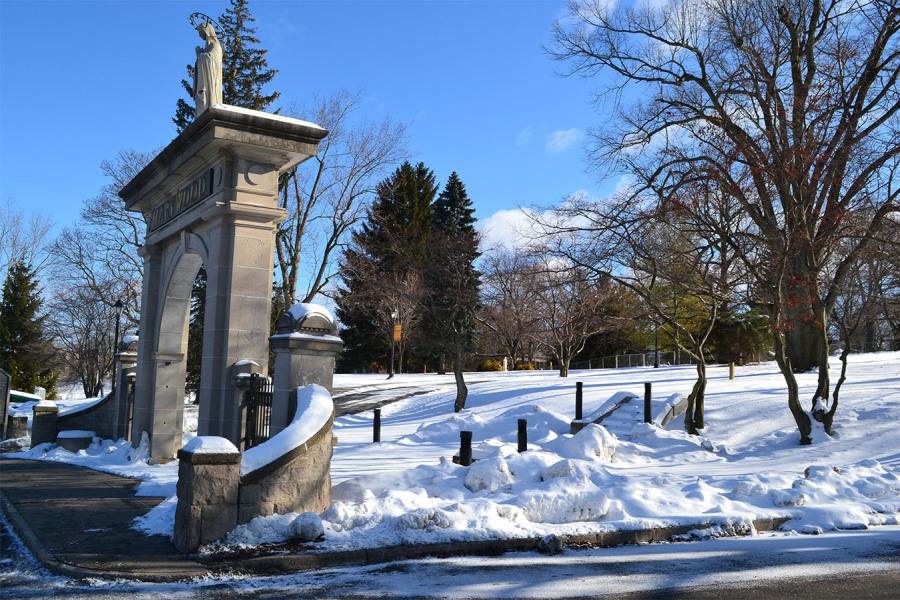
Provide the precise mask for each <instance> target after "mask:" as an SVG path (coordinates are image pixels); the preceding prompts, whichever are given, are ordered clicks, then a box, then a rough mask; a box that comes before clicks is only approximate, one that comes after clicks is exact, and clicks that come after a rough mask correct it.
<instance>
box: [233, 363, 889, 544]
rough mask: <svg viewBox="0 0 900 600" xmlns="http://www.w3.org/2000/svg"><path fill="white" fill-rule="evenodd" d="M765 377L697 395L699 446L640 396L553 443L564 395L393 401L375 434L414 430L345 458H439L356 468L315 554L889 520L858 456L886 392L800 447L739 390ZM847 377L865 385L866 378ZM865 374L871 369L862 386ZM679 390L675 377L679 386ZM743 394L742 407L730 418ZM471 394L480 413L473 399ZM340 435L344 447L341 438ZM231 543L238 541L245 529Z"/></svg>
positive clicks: (562, 427)
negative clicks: (702, 402) (522, 432)
mask: <svg viewBox="0 0 900 600" xmlns="http://www.w3.org/2000/svg"><path fill="white" fill-rule="evenodd" d="M676 369H677V368H672V369H671V371H675V370H676ZM870 373H871V372H870ZM657 374H658V372H657V373H654V375H657ZM601 375H605V376H609V373H608V372H606V373H602V374H601ZM670 375H671V373H670ZM874 375H875V373H871V375H868V376H869V377H873V376H874ZM776 377H778V374H777V372H776V373H774V374H772V375H766V378H765V379H764V378H757V379H756V380H755V381H752V382H748V383H749V385H748V386H747V388H748V389H745V390H743V391H742V392H741V394H740V395H739V396H737V397H735V396H733V395H732V394H733V392H734V390H733V389H732V390H728V391H729V394H728V395H726V396H724V397H723V399H722V400H719V401H718V402H717V399H716V396H715V395H714V394H710V395H709V396H708V398H709V400H708V405H707V423H708V425H707V428H706V430H705V432H704V435H701V436H691V435H688V434H687V433H685V432H684V431H683V430H681V420H680V419H676V420H675V421H673V422H672V423H670V424H669V425H668V426H667V427H665V428H663V427H660V426H659V425H658V424H656V423H652V424H645V423H643V399H642V398H638V399H637V400H633V401H630V402H627V403H624V404H621V406H620V407H619V408H618V409H617V410H616V411H615V412H613V413H612V414H611V415H610V416H609V417H608V418H606V419H604V422H603V423H604V424H603V425H597V424H588V425H586V426H585V427H584V428H583V429H582V430H581V431H579V432H578V433H577V434H576V435H571V434H570V433H568V432H569V420H568V419H567V418H566V417H565V416H564V415H563V414H562V413H560V412H557V411H556V410H555V409H558V408H563V409H565V408H566V406H567V405H568V406H571V404H572V402H571V400H572V395H571V392H570V391H569V390H566V392H565V397H564V398H561V399H560V400H559V401H557V402H546V403H542V404H541V405H540V406H539V405H537V404H529V403H522V402H516V403H512V405H511V406H510V405H507V407H506V408H505V409H502V408H501V407H502V404H499V403H497V400H498V399H499V400H502V399H503V398H516V399H519V398H522V397H528V398H533V399H535V400H538V399H539V398H540V396H541V395H545V394H546V392H544V391H540V392H538V393H537V394H535V395H529V394H532V390H531V389H528V388H527V387H526V388H524V389H523V388H521V387H520V388H519V389H517V390H516V392H515V393H518V394H519V396H514V395H513V394H514V392H512V391H510V392H508V395H501V394H503V392H496V391H495V392H494V393H493V395H491V394H484V395H481V396H479V394H478V388H477V387H476V386H474V385H473V386H472V394H471V395H470V402H471V403H470V408H469V409H467V410H465V411H463V412H461V413H456V414H454V413H452V412H450V411H451V410H452V408H451V407H452V394H450V393H446V394H443V395H439V394H433V395H424V396H420V397H413V398H410V399H408V400H403V401H401V402H398V403H397V404H394V405H390V406H388V407H386V408H385V410H384V412H383V421H382V423H383V426H387V427H391V423H397V425H395V426H396V427H397V428H398V429H399V430H400V431H401V432H402V431H403V430H404V429H405V430H406V431H409V429H411V428H412V427H415V429H414V430H413V431H412V432H411V433H405V434H403V435H400V436H398V437H396V438H395V439H396V441H394V442H382V444H378V445H371V444H369V443H368V442H363V443H361V444H359V445H358V446H357V447H356V448H353V451H354V452H356V455H357V456H359V457H360V460H362V458H368V459H369V460H374V459H376V458H378V457H383V456H385V455H388V454H389V453H391V452H393V451H396V452H397V453H398V455H399V454H400V453H412V452H418V451H422V450H423V449H424V450H428V449H431V448H435V449H437V451H439V452H441V455H442V456H443V458H442V459H441V460H440V461H439V462H438V464H430V465H428V464H422V465H419V466H416V467H413V468H409V469H403V470H399V471H386V470H384V469H383V468H382V469H381V470H378V469H377V468H371V467H370V469H369V473H370V474H368V475H365V476H362V477H355V478H352V479H348V480H346V481H344V482H342V483H340V484H338V485H336V486H335V487H334V489H333V494H332V500H333V502H332V505H331V507H330V508H329V509H328V510H327V511H325V512H324V513H323V514H322V519H323V527H324V531H325V540H324V541H323V542H321V543H319V544H318V545H317V548H320V549H323V550H325V549H328V550H338V549H353V548H361V547H373V546H380V545H393V544H412V543H433V542H446V541H465V540H482V539H491V538H504V537H505V538H508V537H544V536H547V535H557V536H565V535H568V534H576V533H596V532H600V531H610V530H617V529H640V528H650V527H658V526H668V525H694V526H697V529H696V530H695V531H693V532H692V533H691V534H689V536H688V537H689V538H704V537H716V536H721V535H733V534H734V533H738V532H744V533H745V532H752V531H753V520H754V519H760V518H786V519H789V521H788V522H787V523H786V524H785V526H784V527H785V528H786V529H788V530H796V531H800V532H805V533H818V532H820V531H824V530H831V529H835V528H839V529H846V528H858V527H868V526H872V525H879V524H892V523H896V522H897V519H898V513H900V477H898V473H897V468H896V467H895V466H894V465H895V462H896V461H893V460H892V461H889V462H885V461H884V459H883V460H882V461H881V462H880V461H879V460H876V459H874V458H870V457H871V456H874V455H876V453H877V450H876V448H880V447H881V445H880V444H876V445H874V446H873V445H872V442H871V441H870V438H869V435H870V432H871V430H872V428H873V427H875V426H876V424H877V427H888V428H889V427H890V426H889V423H890V422H891V421H893V420H896V418H897V417H900V407H897V406H895V404H896V403H894V404H892V403H890V402H889V401H888V397H887V396H883V397H880V398H877V399H876V400H873V398H872V394H871V392H866V393H865V394H863V395H861V396H858V397H854V396H852V394H848V396H849V397H845V400H844V403H843V407H844V410H845V412H844V413H843V417H844V420H843V421H842V424H841V425H840V426H839V427H838V430H839V431H838V435H837V436H836V437H835V438H826V437H819V438H817V439H816V444H814V445H813V446H812V447H811V448H810V447H801V446H799V445H798V444H797V435H796V430H795V429H794V428H793V426H792V423H791V422H790V421H788V419H789V418H790V415H789V414H785V415H783V417H784V419H783V421H782V422H779V423H778V424H777V426H776V427H772V428H769V427H770V421H765V422H761V421H760V420H759V418H758V415H759V414H760V410H761V407H768V408H767V409H765V410H764V412H765V414H771V413H772V412H774V409H773V408H771V406H770V405H771V403H774V402H777V401H780V400H781V396H779V395H777V394H772V393H771V392H769V391H763V392H762V393H760V392H756V391H754V388H757V387H758V388H759V389H762V390H769V389H770V388H771V386H772V384H773V381H772V380H773V379H775V378H776ZM860 377H861V378H862V379H863V381H865V375H863V376H860ZM579 378H580V377H579ZM879 378H883V373H878V374H877V377H873V379H879ZM522 380H523V381H524V377H522ZM726 381H727V380H726ZM690 383H691V381H690V379H689V378H685V382H684V387H685V388H689V386H690ZM809 383H810V385H813V384H814V379H811V381H810V382H809ZM494 385H496V386H497V387H500V386H503V387H504V388H509V387H510V386H509V384H508V383H503V382H498V383H497V384H494ZM726 385H735V384H733V383H726ZM534 387H535V388H537V389H541V390H543V389H544V388H539V386H537V385H535V386H534ZM711 387H712V386H711ZM494 389H496V388H494ZM585 389H586V391H587V390H588V389H589V388H588V387H587V386H585ZM613 389H615V388H613ZM714 389H715V388H713V390H714ZM866 389H869V390H871V388H866ZM846 391H847V390H846V389H845V392H846ZM625 395H626V393H625V392H620V393H617V394H614V395H612V397H610V398H607V399H605V400H604V401H603V402H602V403H600V409H597V410H595V411H594V413H598V412H600V411H601V409H602V411H606V410H608V408H609V407H611V406H612V405H614V404H616V403H618V402H619V401H620V400H621V399H622V398H624V397H625ZM748 396H749V397H750V398H751V399H752V402H750V403H748V408H747V409H746V411H745V412H742V405H741V403H742V401H743V402H746V400H745V399H746V398H747V397H748ZM656 397H657V398H658V399H655V400H654V402H653V409H654V416H659V415H661V414H663V413H664V412H666V411H668V410H669V409H670V408H671V407H673V406H675V405H676V404H677V403H678V402H680V401H681V399H682V398H683V396H682V395H681V393H680V392H677V391H671V390H666V391H665V393H662V394H656ZM851 398H859V401H860V402H861V401H862V400H865V403H864V404H859V405H858V406H864V407H865V408H864V411H867V412H866V413H865V414H862V413H861V412H860V411H859V409H858V408H856V406H854V400H852V399H851ZM483 399H484V400H486V399H490V400H492V401H493V402H494V403H487V402H486V403H484V404H479V400H482V401H484V400H483ZM473 400H474V401H473ZM438 402H441V403H442V404H440V408H439V409H434V410H435V417H433V418H428V417H426V418H423V414H425V415H427V414H428V413H427V412H426V409H427V407H430V406H438ZM498 404H499V406H498ZM544 404H546V405H547V406H545V405H544ZM779 407H780V408H782V409H783V407H781V405H780V404H779ZM498 409H499V410H498ZM438 411H443V412H438ZM782 412H784V413H786V412H787V411H784V410H782ZM776 414H779V415H780V413H776ZM405 415H409V416H408V417H407V418H408V421H407V420H404V416H405ZM520 418H525V419H527V421H528V451H527V452H524V453H521V454H520V453H518V452H517V449H516V444H515V440H516V421H517V420H518V419H520ZM871 419H876V420H875V421H872V420H871ZM856 420H866V421H867V423H866V424H865V425H859V424H857V423H854V421H856ZM355 422H359V423H360V424H359V426H358V427H359V429H360V431H361V433H363V434H369V435H370V433H369V432H370V429H369V427H370V420H368V419H361V418H360V417H357V416H348V417H345V421H344V423H345V425H343V426H344V427H347V426H348V425H346V423H355ZM340 426H341V423H340V422H339V427H340ZM842 427H846V428H848V429H849V428H851V427H852V428H853V431H854V434H857V435H858V437H857V438H856V439H854V440H853V441H851V440H847V441H842V436H843V435H845V434H843V433H842V432H841V431H840V429H841V428H842ZM867 428H868V430H869V432H867ZM461 430H466V431H472V432H473V456H474V457H475V458H476V459H477V460H476V461H475V462H474V463H473V464H472V465H470V466H468V467H463V466H460V465H457V464H453V463H452V462H451V461H450V460H448V457H449V456H450V455H451V454H452V453H455V452H456V450H457V449H458V447H459V432H460V431H461ZM339 435H341V436H342V437H341V439H342V444H343V442H344V439H345V438H344V437H343V433H342V432H341V433H339ZM713 436H714V437H713ZM338 450H339V451H340V450H342V447H341V446H339V447H338ZM344 451H345V452H346V446H345V447H344ZM889 454H890V453H889ZM889 454H888V455H883V456H885V458H887V457H889ZM879 456H882V455H879ZM339 460H340V459H338V461H339ZM382 460H383V459H382ZM822 461H828V462H827V464H823V462H822ZM267 519H272V520H273V521H274V522H275V523H281V532H282V533H281V536H283V537H278V535H277V534H276V533H274V530H275V529H277V527H275V526H274V525H273V526H272V527H268V526H264V525H263V522H264V521H266V520H267ZM288 523H289V520H285V519H283V518H282V517H269V518H260V522H259V523H257V524H256V525H255V527H256V528H257V529H259V530H263V529H264V530H265V531H266V537H265V539H267V540H269V541H276V540H279V539H289V537H290V536H291V533H290V529H289V527H288V526H287V524H288ZM241 539H242V543H244V544H252V543H253V542H252V536H250V535H249V532H247V531H245V532H244V535H243V537H242V538H241Z"/></svg>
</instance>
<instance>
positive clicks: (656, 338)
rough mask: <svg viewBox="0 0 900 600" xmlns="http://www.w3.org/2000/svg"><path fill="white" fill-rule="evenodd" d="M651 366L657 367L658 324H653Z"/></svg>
mask: <svg viewBox="0 0 900 600" xmlns="http://www.w3.org/2000/svg"><path fill="white" fill-rule="evenodd" d="M653 368H654V369H658V368H659V324H658V323H655V324H654V326H653Z"/></svg>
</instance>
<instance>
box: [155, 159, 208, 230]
mask: <svg viewBox="0 0 900 600" xmlns="http://www.w3.org/2000/svg"><path fill="white" fill-rule="evenodd" d="M212 188H213V170H212V169H209V170H207V171H204V172H203V173H201V174H200V175H198V176H197V177H195V178H194V180H193V181H191V182H190V183H189V184H187V185H186V186H184V187H183V188H181V189H180V190H178V192H177V193H176V194H175V196H174V197H172V198H169V199H168V200H166V201H165V202H163V203H161V204H160V205H159V206H156V207H155V208H154V209H153V210H151V211H150V215H149V217H148V219H147V228H148V229H149V230H150V231H153V230H155V229H159V228H160V227H162V226H163V225H165V224H166V223H168V222H169V221H171V220H172V219H174V218H175V217H177V216H178V215H180V214H181V213H183V212H185V211H186V210H188V209H189V208H191V207H192V206H195V205H196V204H199V203H200V201H201V200H203V199H204V198H206V197H207V196H209V195H210V194H211V193H212Z"/></svg>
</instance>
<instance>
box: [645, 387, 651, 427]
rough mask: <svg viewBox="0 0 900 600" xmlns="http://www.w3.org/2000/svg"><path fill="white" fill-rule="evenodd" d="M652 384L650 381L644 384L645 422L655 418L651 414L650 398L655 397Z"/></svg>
mask: <svg viewBox="0 0 900 600" xmlns="http://www.w3.org/2000/svg"><path fill="white" fill-rule="evenodd" d="M651 385H652V384H650V383H645V384H644V423H649V422H650V421H652V420H653V417H652V416H651V415H650V412H651V411H650V400H651V399H652V398H653V394H652V392H651V391H650V386H651Z"/></svg>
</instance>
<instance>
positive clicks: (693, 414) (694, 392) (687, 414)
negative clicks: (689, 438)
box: [684, 350, 706, 435]
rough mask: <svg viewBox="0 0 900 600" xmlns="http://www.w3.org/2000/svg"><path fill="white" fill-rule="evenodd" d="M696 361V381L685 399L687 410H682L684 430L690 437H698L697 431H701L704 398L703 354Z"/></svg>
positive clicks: (704, 373) (704, 368)
mask: <svg viewBox="0 0 900 600" xmlns="http://www.w3.org/2000/svg"><path fill="white" fill-rule="evenodd" d="M700 357H701V358H700V359H699V360H698V361H697V381H695V382H694V387H693V388H691V393H690V394H689V395H688V398H687V408H686V409H685V410H684V430H685V431H687V432H688V433H689V434H691V435H698V434H699V433H700V432H699V431H698V430H699V429H703V427H704V423H703V414H704V410H703V403H704V400H705V398H706V362H705V361H704V360H703V352H702V350H701V352H700Z"/></svg>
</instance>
